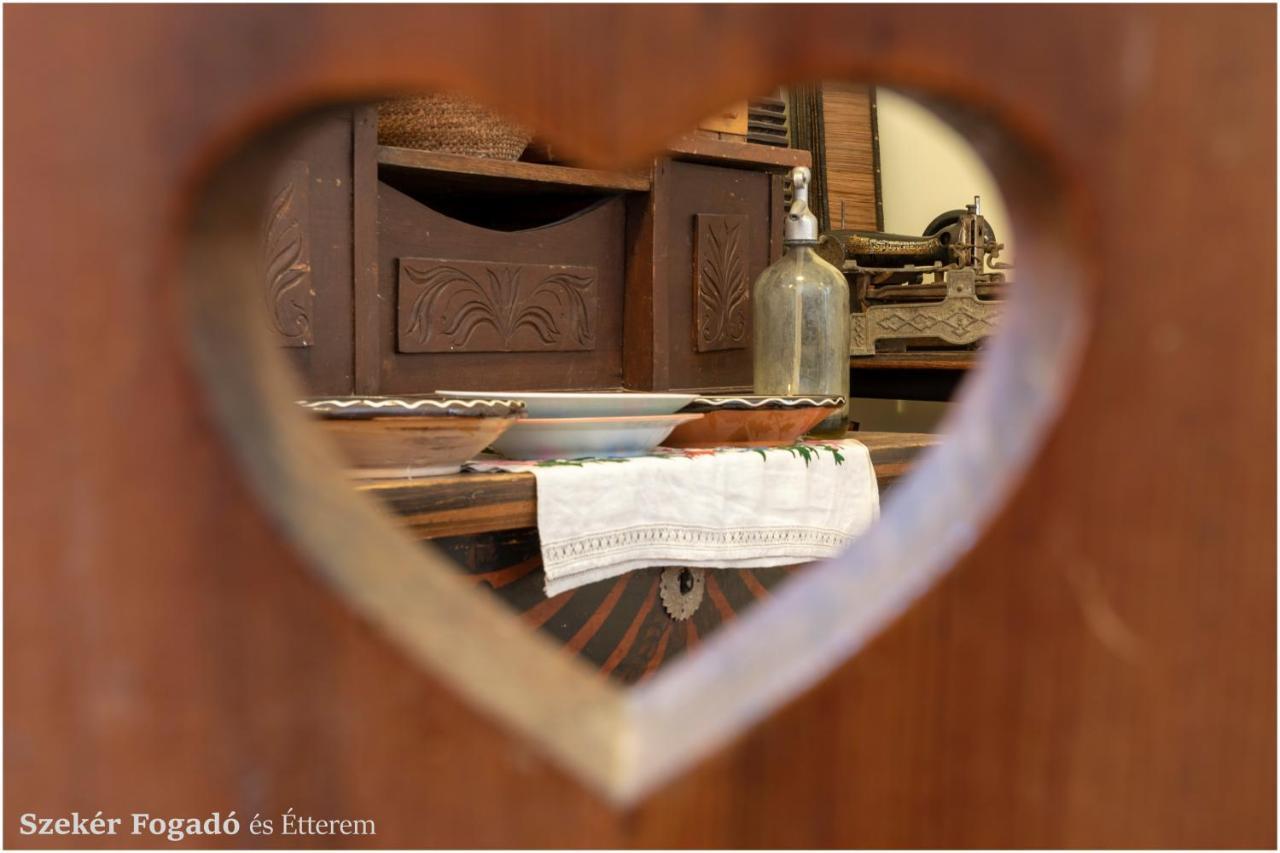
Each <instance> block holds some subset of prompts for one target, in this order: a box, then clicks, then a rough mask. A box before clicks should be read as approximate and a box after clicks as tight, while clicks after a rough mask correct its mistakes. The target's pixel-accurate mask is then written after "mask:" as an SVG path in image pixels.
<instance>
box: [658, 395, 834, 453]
mask: <svg viewBox="0 0 1280 853" xmlns="http://www.w3.org/2000/svg"><path fill="white" fill-rule="evenodd" d="M843 405H844V397H838V396H832V397H821V396H819V397H769V396H758V395H746V396H737V397H699V398H697V399H696V400H694V401H693V402H691V403H690V404H689V405H688V406H686V407H685V408H684V410H683V411H685V412H698V413H702V414H703V418H702V419H701V420H698V421H692V422H690V423H686V424H681V425H680V426H678V427H676V428H675V430H673V431H672V433H671V434H670V435H669V436H667V438H666V439H665V440H664V441H663V442H662V443H663V444H665V445H666V446H667V447H767V446H771V445H779V444H792V443H794V442H795V441H797V440H798V439H799V438H800V436H802V435H804V434H805V433H806V432H808V431H809V430H811V429H813V428H814V427H816V426H817V425H818V424H819V423H821V422H822V421H823V419H824V418H826V417H827V416H829V415H830V414H831V413H832V412H833V411H835V410H836V409H838V408H840V407H841V406H843Z"/></svg>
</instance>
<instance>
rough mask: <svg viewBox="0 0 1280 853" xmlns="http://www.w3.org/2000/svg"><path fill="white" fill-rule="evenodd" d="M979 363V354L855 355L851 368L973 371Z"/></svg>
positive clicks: (852, 357)
mask: <svg viewBox="0 0 1280 853" xmlns="http://www.w3.org/2000/svg"><path fill="white" fill-rule="evenodd" d="M977 363H978V353H976V352H965V353H955V354H951V353H886V354H883V355H854V356H850V357H849V366H850V367H851V368H853V369H854V370H971V369H973V367H974V366H975V365H976V364H977Z"/></svg>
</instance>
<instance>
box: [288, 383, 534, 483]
mask: <svg viewBox="0 0 1280 853" xmlns="http://www.w3.org/2000/svg"><path fill="white" fill-rule="evenodd" d="M298 405H299V406H301V407H302V408H304V409H306V410H307V411H309V412H311V413H313V414H314V415H316V416H318V417H319V419H320V426H321V428H322V429H324V431H325V432H327V433H328V434H329V435H330V436H331V437H332V438H333V439H334V441H336V442H337V444H338V448H339V451H340V452H341V453H342V455H343V456H344V457H346V459H347V462H348V464H349V466H350V468H349V473H350V474H351V475H352V476H353V477H358V478H361V479H384V478H397V477H431V476H436V475H439V474H455V473H457V472H458V471H459V470H460V469H461V467H462V463H463V462H466V461H467V460H468V459H471V458H472V457H474V456H475V455H476V454H478V453H479V452H480V451H482V450H484V448H486V447H488V446H489V444H490V443H492V442H493V440H494V439H496V438H498V437H499V436H500V435H502V434H503V433H504V432H506V431H507V428H508V427H510V426H511V425H512V424H513V423H515V422H516V421H517V420H518V419H520V418H521V417H523V416H524V411H525V410H524V404H523V403H521V402H519V401H518V400H506V399H495V398H484V399H480V398H476V399H467V400H464V399H459V398H451V397H442V396H439V395H434V396H418V397H315V398H312V399H308V400H299V401H298Z"/></svg>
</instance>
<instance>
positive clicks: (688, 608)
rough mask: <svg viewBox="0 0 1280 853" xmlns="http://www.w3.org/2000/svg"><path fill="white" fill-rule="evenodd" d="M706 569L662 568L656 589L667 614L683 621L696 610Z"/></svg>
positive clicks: (703, 584)
mask: <svg viewBox="0 0 1280 853" xmlns="http://www.w3.org/2000/svg"><path fill="white" fill-rule="evenodd" d="M706 583H707V580H706V570H705V569H693V568H688V567H685V566H671V567H669V568H666V569H663V570H662V580H661V581H660V583H659V584H658V591H659V594H660V595H661V597H662V607H663V609H665V610H666V611H667V615H668V616H670V617H671V618H672V619H674V620H676V621H677V622H683V621H684V620H686V619H688V618H689V617H690V616H692V615H693V614H694V613H696V612H697V611H698V606H699V605H701V604H702V596H703V593H704V591H705V590H706Z"/></svg>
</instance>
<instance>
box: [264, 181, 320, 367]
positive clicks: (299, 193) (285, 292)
mask: <svg viewBox="0 0 1280 853" xmlns="http://www.w3.org/2000/svg"><path fill="white" fill-rule="evenodd" d="M310 176H311V171H310V169H309V168H308V166H307V164H306V162H305V161H303V160H289V161H288V162H287V163H285V166H284V169H283V171H282V172H281V175H280V183H279V184H278V189H277V190H276V191H275V193H274V194H273V195H272V197H271V205H270V207H269V208H268V209H267V219H266V222H265V224H264V226H263V258H264V261H265V270H266V290H265V293H264V296H265V299H266V304H267V319H268V321H269V322H270V324H271V328H272V329H274V330H275V332H276V335H277V336H278V337H279V340H280V344H281V345H282V346H286V347H309V346H311V344H312V343H313V342H314V341H313V338H312V332H311V317H312V314H313V312H314V310H315V300H316V292H315V289H314V288H313V287H312V283H311V246H310V241H308V239H307V230H308V229H307V225H308V222H307V220H308V215H307V207H308V197H307V196H308V192H307V187H308V183H309V180H310Z"/></svg>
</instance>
